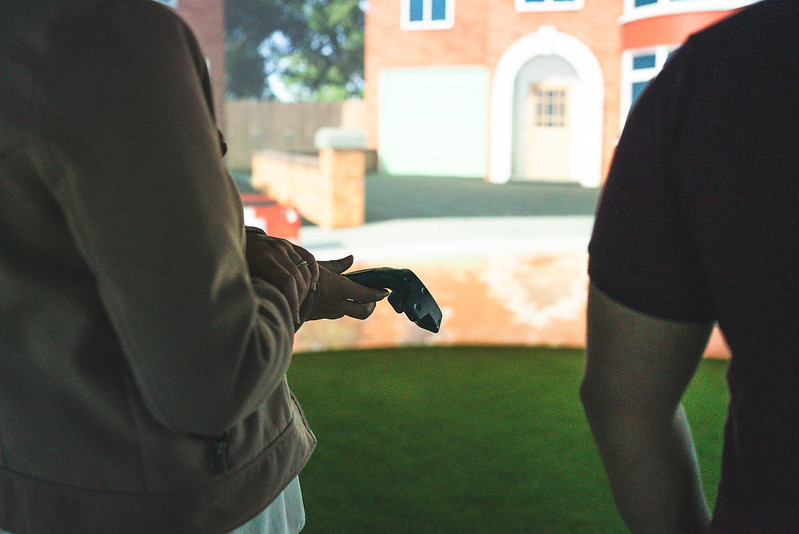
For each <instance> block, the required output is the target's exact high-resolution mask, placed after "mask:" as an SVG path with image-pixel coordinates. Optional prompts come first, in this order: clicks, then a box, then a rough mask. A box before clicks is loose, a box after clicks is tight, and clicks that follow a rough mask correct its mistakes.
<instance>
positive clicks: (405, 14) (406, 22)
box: [400, 0, 455, 31]
mask: <svg viewBox="0 0 799 534" xmlns="http://www.w3.org/2000/svg"><path fill="white" fill-rule="evenodd" d="M445 1H446V4H445V7H444V9H445V10H446V11H445V13H444V20H433V0H422V20H414V21H411V20H410V18H411V4H410V0H402V1H401V2H400V28H401V29H403V30H405V31H414V30H448V29H450V28H452V27H453V26H455V0H445Z"/></svg>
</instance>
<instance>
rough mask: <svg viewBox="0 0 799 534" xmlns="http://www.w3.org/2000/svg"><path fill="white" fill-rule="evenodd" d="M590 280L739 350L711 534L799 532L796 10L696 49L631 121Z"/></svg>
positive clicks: (757, 14) (749, 19) (654, 86)
mask: <svg viewBox="0 0 799 534" xmlns="http://www.w3.org/2000/svg"><path fill="white" fill-rule="evenodd" d="M589 252H590V264H589V274H590V277H591V280H592V282H593V283H594V284H595V285H596V286H597V287H599V288H600V289H601V290H602V291H603V292H605V293H606V294H608V295H609V296H610V297H612V298H613V299H614V300H616V301H618V302H620V303H622V304H624V305H626V306H629V307H631V308H633V309H636V310H638V311H641V312H644V313H647V314H650V315H654V316H658V317H662V318H666V319H671V320H677V321H692V322H704V321H713V320H716V321H718V323H719V326H720V327H721V329H722V331H723V332H724V335H725V337H726V339H727V341H728V343H729V345H730V348H731V351H732V361H731V363H730V368H729V372H728V381H729V387H730V406H729V414H728V420H727V425H726V430H725V440H724V457H723V461H722V477H721V483H720V487H719V493H718V497H717V502H716V509H715V511H714V516H713V522H712V529H711V530H712V531H714V532H799V302H798V299H799V2H796V1H795V0H770V1H767V2H763V3H760V4H756V5H754V6H752V7H750V8H749V9H747V10H744V11H743V12H742V13H739V14H737V15H735V16H732V17H730V18H728V19H726V20H725V21H723V22H721V23H719V24H717V25H716V26H714V27H712V28H710V29H708V30H705V31H703V32H701V33H699V34H696V35H694V36H692V37H691V38H690V39H689V40H688V42H687V43H686V44H685V45H684V46H683V47H682V48H681V49H680V50H679V51H678V52H677V53H675V55H674V56H673V57H672V59H671V60H670V61H669V62H668V63H667V65H666V66H665V68H664V69H663V71H662V72H661V74H660V75H659V76H658V77H657V78H656V79H655V80H653V82H652V83H651V84H650V85H649V87H648V88H647V90H646V91H645V92H644V93H643V94H642V95H641V97H640V99H639V101H638V103H637V104H636V106H635V108H634V109H633V111H632V113H631V115H630V118H629V119H628V121H627V125H626V127H625V130H624V133H623V135H622V137H621V139H620V141H619V145H618V148H617V151H616V154H615V157H614V161H613V164H612V166H611V170H610V174H609V176H608V180H607V183H606V186H605V190H604V192H603V195H602V199H601V201H600V206H599V209H598V212H597V220H596V226H595V229H594V234H593V236H592V239H591V244H590V247H589Z"/></svg>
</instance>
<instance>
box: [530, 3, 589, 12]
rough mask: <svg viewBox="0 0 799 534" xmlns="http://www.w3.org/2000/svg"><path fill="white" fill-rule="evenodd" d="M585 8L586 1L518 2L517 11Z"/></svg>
mask: <svg viewBox="0 0 799 534" xmlns="http://www.w3.org/2000/svg"><path fill="white" fill-rule="evenodd" d="M584 6H585V0H570V1H560V2H557V1H555V0H544V1H543V2H525V0H516V11H520V12H530V11H579V10H581V9H582V8H583V7H584Z"/></svg>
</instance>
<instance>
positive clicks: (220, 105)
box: [176, 0, 225, 125]
mask: <svg viewBox="0 0 799 534" xmlns="http://www.w3.org/2000/svg"><path fill="white" fill-rule="evenodd" d="M176 10H177V12H178V14H179V15H180V16H181V17H182V18H183V20H185V21H186V22H187V23H188V25H189V26H190V27H191V29H192V31H193V32H194V34H195V35H196V36H197V40H198V41H199V42H200V46H201V47H202V50H203V53H204V54H205V57H206V58H207V59H208V64H209V66H210V68H211V80H212V83H213V89H214V106H215V108H216V114H217V115H216V116H217V121H218V122H219V124H220V125H224V119H225V118H224V109H225V106H224V102H225V8H224V1H223V0H178V1H177V7H176Z"/></svg>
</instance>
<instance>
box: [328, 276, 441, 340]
mask: <svg viewBox="0 0 799 534" xmlns="http://www.w3.org/2000/svg"><path fill="white" fill-rule="evenodd" d="M344 276H346V277H347V278H349V279H350V280H352V281H353V282H357V283H359V284H361V285H364V286H367V287H371V288H375V289H378V288H384V289H388V290H390V291H391V293H390V294H389V296H388V302H389V303H390V304H391V306H392V307H393V308H394V311H396V312H397V313H402V312H405V315H407V316H408V319H410V320H411V321H412V322H414V323H416V325H417V326H419V327H420V328H424V329H425V330H429V331H430V332H434V333H436V332H438V330H439V328H440V327H441V309H440V308H439V307H438V304H436V301H435V300H434V299H433V296H432V295H431V294H430V292H429V291H428V290H427V288H426V287H425V286H424V284H423V283H422V281H421V280H419V277H418V276H416V275H415V274H414V273H413V271H411V270H410V269H393V268H391V267H377V268H374V269H364V270H362V271H354V272H351V273H345V274H344Z"/></svg>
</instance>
